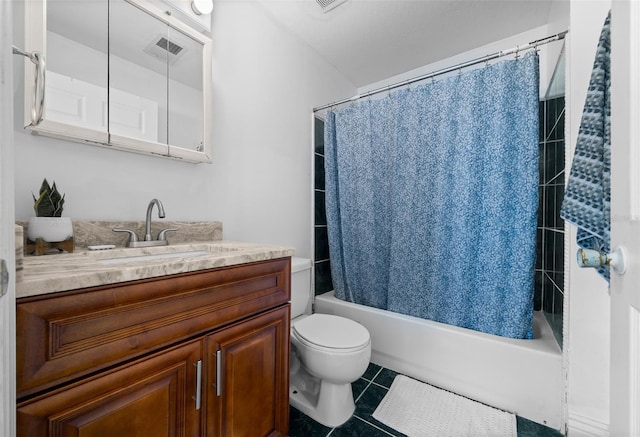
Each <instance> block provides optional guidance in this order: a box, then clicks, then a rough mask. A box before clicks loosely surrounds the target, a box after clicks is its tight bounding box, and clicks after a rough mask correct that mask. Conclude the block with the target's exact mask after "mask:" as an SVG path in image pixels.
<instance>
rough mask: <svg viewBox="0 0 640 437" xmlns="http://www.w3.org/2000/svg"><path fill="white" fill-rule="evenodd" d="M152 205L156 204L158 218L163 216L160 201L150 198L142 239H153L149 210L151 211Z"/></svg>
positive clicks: (162, 207)
mask: <svg viewBox="0 0 640 437" xmlns="http://www.w3.org/2000/svg"><path fill="white" fill-rule="evenodd" d="M153 205H157V206H158V218H164V206H163V205H162V202H160V201H159V200H158V199H151V202H149V206H147V221H146V223H145V228H144V231H145V232H144V241H153V238H152V237H151V211H153Z"/></svg>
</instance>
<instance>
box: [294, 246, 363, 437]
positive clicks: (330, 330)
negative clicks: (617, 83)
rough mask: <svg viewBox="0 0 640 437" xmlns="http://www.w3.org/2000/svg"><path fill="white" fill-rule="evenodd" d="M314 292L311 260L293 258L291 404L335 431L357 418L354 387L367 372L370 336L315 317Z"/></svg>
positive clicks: (346, 323)
mask: <svg viewBox="0 0 640 437" xmlns="http://www.w3.org/2000/svg"><path fill="white" fill-rule="evenodd" d="M311 293H312V291H311V261H310V260H308V259H303V258H292V259H291V374H290V376H291V378H290V387H289V399H290V403H291V405H292V406H293V407H295V408H297V409H298V410H300V411H301V412H303V413H304V414H306V415H307V416H309V417H311V418H312V419H314V420H315V421H317V422H320V423H321V424H323V425H326V426H330V427H334V426H338V425H342V424H343V423H344V422H346V421H347V420H348V419H349V418H350V417H351V416H352V415H353V411H354V410H355V403H354V401H353V393H352V391H351V383H352V382H354V381H356V380H357V379H358V378H360V377H361V376H362V375H363V374H364V372H365V371H366V370H367V366H368V365H369V359H370V358H371V337H370V336H369V331H367V329H366V328H365V327H364V326H362V325H361V324H359V323H357V322H355V321H353V320H349V319H346V318H344V317H339V316H333V315H329V314H311Z"/></svg>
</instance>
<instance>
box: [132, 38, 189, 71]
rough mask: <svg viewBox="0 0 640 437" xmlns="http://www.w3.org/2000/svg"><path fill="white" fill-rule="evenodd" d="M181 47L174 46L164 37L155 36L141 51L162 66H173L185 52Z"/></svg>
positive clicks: (173, 43) (174, 44)
mask: <svg viewBox="0 0 640 437" xmlns="http://www.w3.org/2000/svg"><path fill="white" fill-rule="evenodd" d="M187 51H188V49H185V48H184V47H183V46H180V45H178V44H176V43H175V42H173V41H169V39H168V38H167V37H166V36H164V35H156V37H155V38H153V39H152V40H151V41H150V42H149V43H148V44H147V46H146V47H145V48H144V49H143V52H145V53H146V54H148V55H151V56H153V57H154V58H156V59H157V60H158V61H160V62H161V63H163V64H167V63H168V64H169V65H173V64H174V63H175V62H176V61H177V60H178V59H179V58H180V57H182V55H184V54H185V52H187Z"/></svg>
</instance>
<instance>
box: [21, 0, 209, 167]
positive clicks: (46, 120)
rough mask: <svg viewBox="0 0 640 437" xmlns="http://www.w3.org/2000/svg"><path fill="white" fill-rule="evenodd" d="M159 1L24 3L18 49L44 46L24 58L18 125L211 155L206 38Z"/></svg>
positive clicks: (203, 157)
mask: <svg viewBox="0 0 640 437" xmlns="http://www.w3.org/2000/svg"><path fill="white" fill-rule="evenodd" d="M161 6H162V2H158V1H155V2H153V3H152V2H150V1H146V0H91V1H86V0H34V1H27V2H25V19H26V35H25V46H26V47H25V49H26V51H27V52H32V53H33V52H40V53H41V54H42V55H41V58H42V59H40V58H38V57H36V60H37V61H39V62H36V61H33V62H34V64H35V65H34V64H32V63H31V62H27V61H25V62H26V63H25V128H26V129H28V130H29V131H31V132H32V133H36V134H41V135H47V136H54V137H60V138H65V139H69V140H74V141H80V142H84V143H87V144H91V145H100V146H106V147H110V148H114V149H120V150H126V151H130V152H136V153H143V154H152V155H159V156H164V157H168V158H174V159H180V160H184V161H188V162H196V163H198V162H211V133H210V129H209V127H210V126H209V120H210V119H211V93H212V83H211V40H210V39H209V38H208V37H207V36H206V35H204V34H203V33H200V32H198V31H196V30H195V29H193V28H191V27H189V26H188V25H186V24H184V23H183V22H181V21H179V20H178V19H177V18H175V17H174V16H173V14H171V12H170V11H169V10H164V9H163V8H161ZM32 60H33V59H32ZM43 98H44V100H42V99H43Z"/></svg>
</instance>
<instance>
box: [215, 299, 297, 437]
mask: <svg viewBox="0 0 640 437" xmlns="http://www.w3.org/2000/svg"><path fill="white" fill-rule="evenodd" d="M207 352H208V356H207V360H208V362H209V366H208V374H207V413H206V414H207V419H206V421H207V436H209V437H213V436H215V437H219V436H225V437H264V436H272V437H275V436H286V435H287V433H288V431H289V305H286V306H283V307H280V308H277V309H275V310H272V311H269V312H267V313H264V314H261V315H259V316H256V317H253V318H251V319H248V320H245V321H243V322H242V323H241V324H236V325H232V326H230V327H229V328H226V329H223V330H221V331H219V332H217V333H214V334H211V335H209V336H208V338H207Z"/></svg>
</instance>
